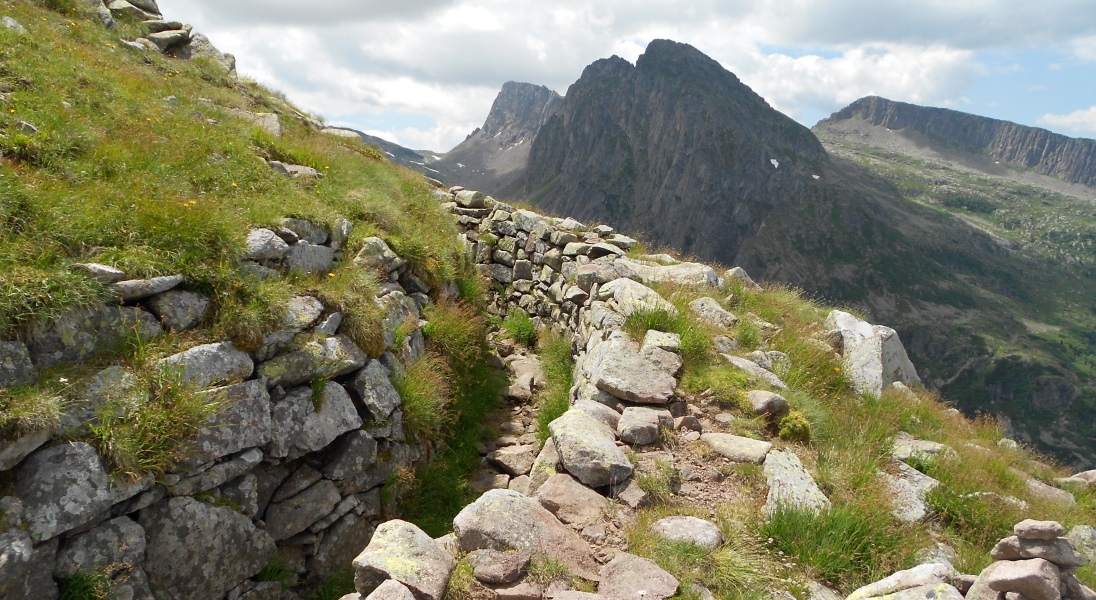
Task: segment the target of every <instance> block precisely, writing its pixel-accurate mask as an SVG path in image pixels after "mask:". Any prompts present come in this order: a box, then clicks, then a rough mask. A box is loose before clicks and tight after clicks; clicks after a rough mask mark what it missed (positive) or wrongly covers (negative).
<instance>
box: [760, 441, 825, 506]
mask: <svg viewBox="0 0 1096 600" xmlns="http://www.w3.org/2000/svg"><path fill="white" fill-rule="evenodd" d="M764 468H765V480H766V481H768V483H769V495H768V498H767V499H766V501H765V514H766V515H772V514H774V513H775V512H776V511H777V510H779V509H780V508H782V507H783V508H792V509H798V510H807V511H811V512H815V513H817V512H820V511H822V510H823V509H825V508H828V507H829V505H830V500H829V498H826V495H825V494H823V493H822V490H820V489H818V484H817V483H815V482H814V478H813V477H811V474H810V473H808V472H807V469H806V467H804V466H803V463H802V462H800V461H799V457H798V456H796V455H795V453H794V452H792V451H790V450H774V451H772V452H770V453H769V455H768V456H766V457H765V467H764Z"/></svg>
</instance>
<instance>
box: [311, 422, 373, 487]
mask: <svg viewBox="0 0 1096 600" xmlns="http://www.w3.org/2000/svg"><path fill="white" fill-rule="evenodd" d="M376 460H377V440H375V439H373V436H371V435H369V434H368V433H367V432H365V431H362V430H360V429H357V430H354V431H351V432H349V433H347V434H346V435H344V436H343V437H342V439H340V440H339V441H338V444H337V445H336V447H335V453H334V455H333V456H332V458H331V460H330V462H328V463H327V464H326V465H325V466H324V468H323V474H324V475H326V476H327V477H328V478H329V479H332V480H334V481H342V480H343V479H346V478H348V477H352V476H353V475H354V474H356V473H362V472H364V471H365V470H366V469H368V468H369V467H371V466H373V464H374V462H375V461H376Z"/></svg>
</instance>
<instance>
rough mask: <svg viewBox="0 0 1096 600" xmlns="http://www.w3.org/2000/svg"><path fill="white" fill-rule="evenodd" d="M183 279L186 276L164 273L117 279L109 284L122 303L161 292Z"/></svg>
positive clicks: (184, 279) (171, 287)
mask: <svg viewBox="0 0 1096 600" xmlns="http://www.w3.org/2000/svg"><path fill="white" fill-rule="evenodd" d="M184 281H186V278H185V277H183V276H182V275H166V276H164V277H153V278H152V279H130V280H127V281H119V282H117V283H112V284H110V289H111V291H113V292H114V295H115V296H116V297H117V298H118V301H119V302H122V303H123V304H124V303H129V302H136V301H137V300H140V299H142V298H148V297H149V296H155V295H156V294H162V293H163V292H166V291H168V290H170V289H173V288H174V287H176V286H178V285H179V284H181V283H182V282H184Z"/></svg>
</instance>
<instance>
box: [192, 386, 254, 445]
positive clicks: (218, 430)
mask: <svg viewBox="0 0 1096 600" xmlns="http://www.w3.org/2000/svg"><path fill="white" fill-rule="evenodd" d="M202 395H203V397H204V398H205V399H206V402H207V403H217V404H218V405H219V406H220V409H219V410H218V411H217V412H216V413H215V414H212V415H210V416H209V417H208V418H207V419H206V424H205V426H204V427H202V429H201V430H200V431H199V432H198V437H197V439H196V440H195V442H194V450H195V453H196V454H197V456H198V457H200V458H202V459H205V460H211V459H214V458H220V457H222V456H227V455H229V454H234V453H236V452H239V451H240V450H243V449H244V448H253V447H257V446H262V445H264V444H266V443H267V442H269V441H270V436H271V425H270V407H271V405H270V394H268V393H267V391H266V386H264V385H263V384H262V382H261V381H258V380H253V381H245V382H244V383H238V384H236V385H230V386H227V387H222V388H216V389H212V390H209V391H207V392H203V393H202Z"/></svg>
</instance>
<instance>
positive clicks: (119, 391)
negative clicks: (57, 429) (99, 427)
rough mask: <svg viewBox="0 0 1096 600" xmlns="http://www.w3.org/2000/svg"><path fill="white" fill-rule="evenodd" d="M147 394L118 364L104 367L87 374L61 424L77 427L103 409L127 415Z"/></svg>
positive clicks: (139, 382) (106, 411) (132, 376)
mask: <svg viewBox="0 0 1096 600" xmlns="http://www.w3.org/2000/svg"><path fill="white" fill-rule="evenodd" d="M148 398H149V391H148V388H146V387H145V386H144V385H143V384H142V383H141V381H140V380H139V379H137V377H136V376H135V375H133V374H132V373H130V372H129V371H127V370H125V369H123V368H122V367H120V366H118V365H114V366H111V367H107V368H105V369H103V370H102V371H99V372H98V373H96V374H95V376H94V377H92V378H91V381H89V382H88V384H87V387H85V388H84V391H83V393H82V394H80V397H79V399H78V400H76V401H75V402H73V403H72V404H71V405H70V406H69V407H68V408H67V409H66V411H65V414H64V416H62V417H61V424H62V426H63V427H78V426H80V425H82V424H83V423H87V422H89V421H91V420H93V419H94V418H95V417H96V416H97V415H100V414H104V413H112V414H114V415H116V416H119V417H122V416H125V415H129V414H132V413H133V412H134V411H136V410H137V409H138V408H139V407H141V406H143V405H144V404H145V403H146V402H148Z"/></svg>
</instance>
